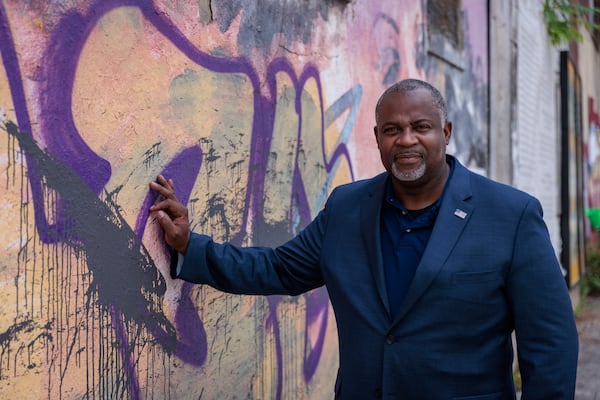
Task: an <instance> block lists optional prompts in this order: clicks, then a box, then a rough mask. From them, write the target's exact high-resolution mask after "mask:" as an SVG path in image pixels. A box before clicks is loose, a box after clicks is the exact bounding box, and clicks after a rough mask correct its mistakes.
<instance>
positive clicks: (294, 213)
mask: <svg viewBox="0 0 600 400" xmlns="http://www.w3.org/2000/svg"><path fill="white" fill-rule="evenodd" d="M448 3H449V4H453V3H456V4H461V3H462V7H463V8H462V9H457V10H455V11H456V16H457V19H452V21H453V24H450V25H448V26H447V27H446V29H444V30H441V31H435V32H432V29H433V28H435V27H433V24H431V18H432V17H431V16H432V15H433V14H432V12H433V11H435V10H433V11H432V10H428V2H426V1H424V0H422V1H419V0H405V1H394V2H371V1H366V0H364V1H363V0H356V1H352V2H349V1H345V0H328V1H308V2H295V3H294V2H286V1H282V0H262V1H256V2H253V1H242V0H233V1H231V0H230V1H211V0H195V1H193V0H189V1H184V0H172V1H156V2H152V1H150V0H98V1H83V0H69V1H66V0H64V1H60V0H53V1H22V0H19V1H16V0H15V1H13V0H1V1H0V55H1V58H2V63H1V64H0V136H1V137H0V220H1V221H2V229H0V285H1V290H0V398H4V399H9V398H31V399H59V398H60V399H80V398H87V399H121V398H129V399H150V398H152V399H179V398H195V399H197V398H206V399H216V398H219V399H225V398H227V399H245V398H254V399H282V398H293V399H302V398H307V399H308V398H311V399H315V398H330V397H331V393H332V391H333V383H334V380H335V375H336V369H337V338H336V328H335V319H334V316H333V313H332V310H331V309H330V305H329V302H328V297H327V293H326V291H325V289H318V290H315V291H312V292H310V293H306V294H304V295H301V296H297V297H284V296H268V297H251V296H234V295H228V294H223V293H220V292H217V291H215V290H214V289H212V288H210V287H205V286H200V285H196V286H194V285H190V284H187V283H183V282H181V281H176V280H172V279H171V278H170V277H169V275H168V273H167V270H168V263H169V258H168V249H166V247H165V245H164V244H163V241H162V239H161V232H160V230H159V228H158V226H157V224H156V223H155V222H154V221H152V219H151V218H149V213H148V207H149V205H150V204H152V203H153V202H154V201H155V200H156V199H155V197H154V196H153V195H152V194H151V193H149V191H148V182H150V181H151V180H153V179H154V178H155V177H156V175H157V174H159V173H162V174H165V175H166V176H168V177H170V178H172V179H173V180H174V181H175V185H176V191H177V194H178V197H179V198H180V199H182V201H183V202H184V203H185V204H186V205H187V206H188V208H189V210H190V215H191V218H192V225H193V226H192V227H193V229H194V230H196V231H199V232H203V233H208V234H211V235H213V236H214V237H215V238H216V239H217V240H222V241H231V242H233V243H236V244H240V245H276V244H279V243H282V242H283V241H285V240H286V239H288V238H290V237H292V236H293V235H294V234H295V233H297V232H298V231H299V230H300V229H302V228H303V227H304V226H305V225H306V224H307V223H308V222H309V221H310V219H311V218H312V217H314V216H315V215H316V213H317V212H318V211H319V210H320V209H321V207H322V206H323V204H324V202H325V199H326V197H327V195H328V193H329V192H330V191H331V189H332V188H333V187H335V186H336V185H338V184H340V183H344V182H349V181H352V180H357V179H361V178H365V177H369V176H372V175H373V174H375V173H377V172H379V171H381V170H382V167H381V166H380V163H379V155H378V152H377V149H376V144H375V141H374V138H373V133H372V132H373V124H374V118H373V109H374V105H375V102H376V100H377V98H378V96H379V95H380V93H381V92H382V90H384V89H385V87H387V86H388V85H389V84H391V83H393V82H395V81H397V80H399V79H402V78H407V77H416V78H422V79H427V80H429V81H430V82H432V83H433V84H435V85H436V86H438V87H439V88H440V89H441V90H442V92H444V93H445V95H446V96H447V98H448V101H449V105H450V118H451V119H452V120H453V121H454V136H453V141H452V144H451V148H450V152H452V153H454V154H456V155H457V156H458V157H459V158H460V159H461V160H462V161H463V162H464V163H466V164H468V165H469V166H470V167H472V168H474V169H479V170H481V171H485V168H486V163H487V132H488V129H487V114H486V113H487V111H486V110H487V82H488V77H487V70H488V68H487V51H488V50H487V43H486V37H487V25H486V22H485V21H486V20H487V17H486V15H487V10H486V8H485V4H484V3H485V2H481V1H475V0H473V1H463V2H448ZM452 21H451V22H452ZM435 25H436V26H437V27H439V26H440V25H439V24H435ZM448 32H450V33H451V35H447V34H448ZM453 32H454V33H453ZM440 35H441V36H440ZM444 35H446V36H448V37H450V36H452V35H454V36H456V37H458V39H459V41H458V42H457V41H450V42H449V43H450V44H449V46H450V47H448V46H446V45H445V44H446V41H444V40H442V41H441V42H440V41H439V38H440V37H442V38H443V37H444Z"/></svg>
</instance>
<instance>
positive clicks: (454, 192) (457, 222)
mask: <svg viewBox="0 0 600 400" xmlns="http://www.w3.org/2000/svg"><path fill="white" fill-rule="evenodd" d="M469 174H470V172H469V171H468V170H467V169H466V168H464V167H463V166H462V165H460V163H459V162H458V161H455V167H454V172H453V175H452V177H451V179H450V181H449V182H448V187H447V188H446V193H445V194H444V198H443V199H442V204H441V206H440V211H439V213H438V216H437V219H436V222H435V225H434V227H433V230H432V232H431V237H430V238H429V242H428V244H427V247H426V248H425V252H424V253H423V257H422V258H421V262H420V263H419V266H418V267H417V270H416V272H415V276H414V278H413V281H412V283H411V285H410V287H409V289H408V292H407V294H406V297H405V298H404V301H403V302H402V305H401V306H400V310H399V312H398V315H397V316H396V318H395V322H396V323H397V322H398V321H400V320H401V319H402V318H403V317H404V315H405V314H406V313H407V312H408V310H410V308H411V307H412V306H413V305H414V304H415V302H416V301H417V300H418V299H419V297H421V296H422V295H423V293H424V292H425V291H426V290H427V288H428V287H429V285H430V284H431V282H432V281H433V280H434V279H435V277H436V276H437V274H438V273H439V271H440V269H441V268H442V266H443V265H444V262H445V261H446V259H447V258H448V256H449V254H450V252H451V251H452V249H453V248H454V246H455V245H456V242H457V241H458V238H459V237H460V235H461V233H462V231H463V229H464V227H465V226H466V225H467V223H468V222H469V219H470V218H471V215H472V214H473V206H472V205H471V204H470V203H468V202H467V200H468V199H469V198H470V197H471V188H470V184H469ZM384 287H385V285H384Z"/></svg>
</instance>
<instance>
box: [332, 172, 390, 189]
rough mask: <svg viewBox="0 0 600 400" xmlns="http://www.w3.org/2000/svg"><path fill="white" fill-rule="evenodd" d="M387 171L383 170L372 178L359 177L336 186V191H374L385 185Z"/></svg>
mask: <svg viewBox="0 0 600 400" xmlns="http://www.w3.org/2000/svg"><path fill="white" fill-rule="evenodd" d="M387 175H388V174H387V172H382V173H380V174H378V175H376V176H373V177H371V178H365V179H359V180H356V181H352V182H348V183H343V184H341V185H339V186H337V187H335V188H334V192H338V193H357V192H372V191H376V190H378V189H380V188H381V187H383V186H384V185H385V180H386V179H387Z"/></svg>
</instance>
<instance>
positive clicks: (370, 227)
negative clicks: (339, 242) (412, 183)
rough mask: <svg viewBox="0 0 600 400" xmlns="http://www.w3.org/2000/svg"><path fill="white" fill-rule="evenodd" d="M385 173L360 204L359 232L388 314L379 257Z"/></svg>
mask: <svg viewBox="0 0 600 400" xmlns="http://www.w3.org/2000/svg"><path fill="white" fill-rule="evenodd" d="M386 177H387V173H383V174H380V175H378V176H377V177H375V179H374V180H373V184H372V185H371V188H370V190H369V191H368V194H367V196H368V197H367V199H366V201H362V202H361V213H360V219H361V220H360V227H361V229H360V231H361V234H362V238H363V241H364V243H365V248H366V250H367V259H368V260H369V267H370V269H371V273H372V275H373V279H374V281H375V287H376V289H377V292H378V293H379V297H380V300H381V302H382V305H383V307H384V308H385V310H386V311H387V313H388V315H389V313H390V310H389V306H388V300H387V291H386V289H385V276H384V272H383V259H382V255H381V206H382V202H383V196H384V193H385V182H386Z"/></svg>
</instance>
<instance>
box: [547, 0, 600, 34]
mask: <svg viewBox="0 0 600 400" xmlns="http://www.w3.org/2000/svg"><path fill="white" fill-rule="evenodd" d="M590 13H591V15H592V16H593V15H594V14H596V13H600V8H597V7H586V6H583V5H581V4H578V3H575V2H571V1H569V0H544V21H545V22H546V30H547V31H548V35H549V36H550V41H551V42H552V44H554V45H558V44H561V43H563V42H566V43H568V42H570V41H571V40H576V41H578V42H580V41H581V40H583V36H582V35H581V32H580V31H579V29H580V27H583V28H587V29H590V30H593V29H600V24H597V23H594V19H593V18H591V19H590V18H589V16H590Z"/></svg>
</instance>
